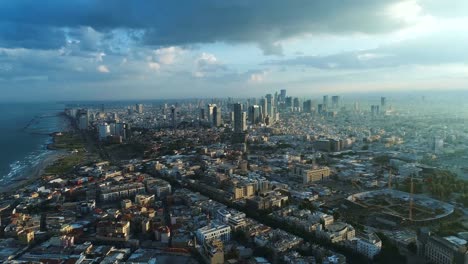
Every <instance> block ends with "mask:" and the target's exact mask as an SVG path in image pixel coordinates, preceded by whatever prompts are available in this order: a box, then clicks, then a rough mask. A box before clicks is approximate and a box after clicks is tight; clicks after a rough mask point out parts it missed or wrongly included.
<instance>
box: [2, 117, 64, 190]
mask: <svg viewBox="0 0 468 264" xmlns="http://www.w3.org/2000/svg"><path fill="white" fill-rule="evenodd" d="M57 115H58V116H61V117H62V119H63V121H64V122H67V123H68V124H66V125H65V126H64V128H63V129H62V131H56V132H53V133H50V134H49V138H48V139H47V141H46V142H45V143H44V146H45V150H46V151H47V152H48V153H47V154H46V155H45V156H44V157H43V158H42V159H41V160H39V161H38V163H37V164H36V165H34V166H31V167H30V168H27V169H26V170H25V171H23V172H22V173H21V175H18V176H17V177H16V178H14V179H12V180H10V181H9V182H7V183H5V184H2V185H1V186H0V194H5V193H9V192H16V191H18V190H19V189H22V188H26V187H28V186H30V185H33V183H41V181H40V180H42V176H44V175H45V171H46V169H47V167H49V166H50V165H52V164H54V163H55V162H56V161H58V160H59V159H61V158H64V157H66V156H68V155H70V152H69V151H68V150H64V149H59V148H54V147H53V144H54V142H55V137H56V134H57V133H63V132H67V131H72V130H73V128H72V126H71V123H70V121H69V120H68V119H67V118H65V117H64V116H63V112H60V113H58V114H57ZM38 180H39V181H38Z"/></svg>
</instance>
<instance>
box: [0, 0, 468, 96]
mask: <svg viewBox="0 0 468 264" xmlns="http://www.w3.org/2000/svg"><path fill="white" fill-rule="evenodd" d="M467 25H468V1H466V0H449V1H440V0H378V1H376V0H314V1H311V0H290V1H284V0H257V1H251V0H236V1H228V0H167V1H157V0H154V1H149V0H131V1H130V0H67V1H63V0H42V1H37V0H4V1H0V94H1V95H0V101H35V100H106V99H108V100H122V99H159V98H163V99H164V98H188V97H190V98H194V97H196V98H210V97H226V96H230V97H254V96H261V95H264V94H266V93H272V92H275V91H278V90H280V89H287V90H288V94H291V95H296V96H314V95H320V94H332V93H333V94H346V93H367V92H374V93H382V94H385V93H390V92H396V91H418V90H423V91H426V90H435V91H443V90H468V65H467V61H468V52H467V49H466V47H468V26H467Z"/></svg>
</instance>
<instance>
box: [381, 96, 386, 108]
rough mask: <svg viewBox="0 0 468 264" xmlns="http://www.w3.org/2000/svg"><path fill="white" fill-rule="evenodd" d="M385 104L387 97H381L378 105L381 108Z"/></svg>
mask: <svg viewBox="0 0 468 264" xmlns="http://www.w3.org/2000/svg"><path fill="white" fill-rule="evenodd" d="M386 106H387V97H381V98H380V107H381V108H382V110H383V109H384V108H385V107H386Z"/></svg>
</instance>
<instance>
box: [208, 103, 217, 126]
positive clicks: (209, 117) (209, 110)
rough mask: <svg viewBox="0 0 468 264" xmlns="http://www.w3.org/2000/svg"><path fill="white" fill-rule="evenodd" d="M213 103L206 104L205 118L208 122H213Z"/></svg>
mask: <svg viewBox="0 0 468 264" xmlns="http://www.w3.org/2000/svg"><path fill="white" fill-rule="evenodd" d="M215 106H216V105H215V104H208V105H207V106H206V118H207V119H208V122H210V124H213V109H214V108H215Z"/></svg>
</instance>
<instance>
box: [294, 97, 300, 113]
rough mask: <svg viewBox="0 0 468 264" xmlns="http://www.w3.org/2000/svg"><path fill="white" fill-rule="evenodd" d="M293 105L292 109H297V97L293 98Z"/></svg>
mask: <svg viewBox="0 0 468 264" xmlns="http://www.w3.org/2000/svg"><path fill="white" fill-rule="evenodd" d="M293 107H294V111H299V108H300V105H299V98H297V97H294V99H293Z"/></svg>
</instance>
